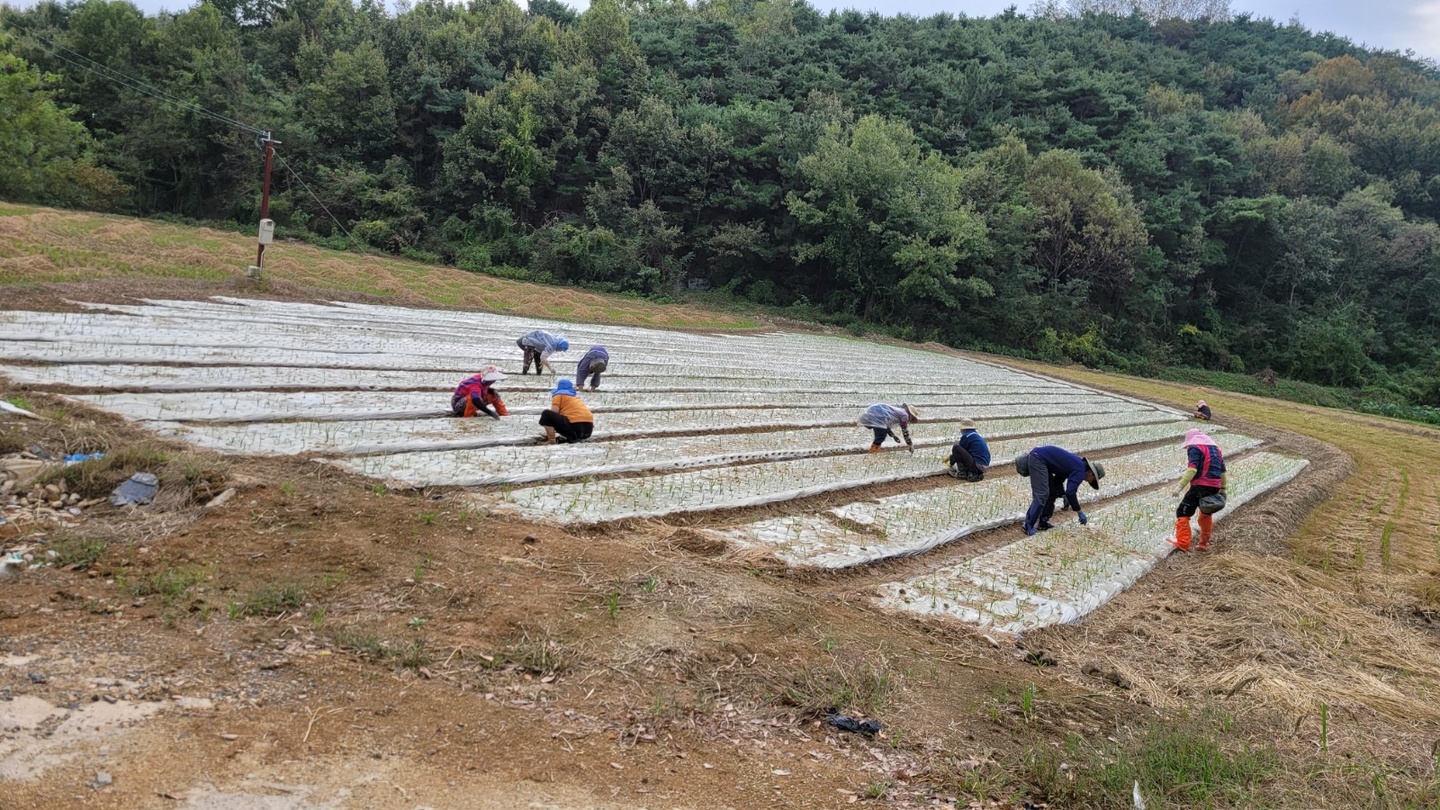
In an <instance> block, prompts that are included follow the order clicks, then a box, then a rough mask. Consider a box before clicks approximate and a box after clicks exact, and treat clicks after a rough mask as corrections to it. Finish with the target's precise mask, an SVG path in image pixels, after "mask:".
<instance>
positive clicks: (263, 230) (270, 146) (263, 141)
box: [247, 132, 280, 281]
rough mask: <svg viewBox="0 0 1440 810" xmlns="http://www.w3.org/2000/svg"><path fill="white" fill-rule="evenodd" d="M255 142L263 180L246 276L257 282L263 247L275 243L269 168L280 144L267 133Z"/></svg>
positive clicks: (263, 254) (263, 262)
mask: <svg viewBox="0 0 1440 810" xmlns="http://www.w3.org/2000/svg"><path fill="white" fill-rule="evenodd" d="M256 140H257V141H258V142H259V145H260V148H261V149H263V150H265V180H264V183H263V185H262V187H261V188H262V190H261V192H260V236H259V240H258V242H259V244H258V246H257V248H256V251H255V264H254V266H252V267H251V268H250V270H249V273H248V274H247V275H249V277H250V278H252V279H255V280H257V281H258V280H259V279H260V272H261V269H262V268H263V267H264V266H265V246H266V245H268V244H270V243H271V242H273V241H275V222H274V220H272V219H270V167H271V165H273V164H274V162H275V144H277V143H280V142H279V141H277V140H275V139H274V138H271V137H270V133H269V132H262V133H260V137H259V138H257V139H256Z"/></svg>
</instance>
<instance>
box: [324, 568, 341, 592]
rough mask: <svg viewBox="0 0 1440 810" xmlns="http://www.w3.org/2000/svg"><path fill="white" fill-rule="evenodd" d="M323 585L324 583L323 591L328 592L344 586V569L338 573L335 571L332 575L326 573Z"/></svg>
mask: <svg viewBox="0 0 1440 810" xmlns="http://www.w3.org/2000/svg"><path fill="white" fill-rule="evenodd" d="M324 583H325V590H327V591H329V590H334V589H335V588H338V587H340V586H341V585H344V584H345V569H344V568H341V569H340V570H339V571H335V572H333V573H327V574H326V575H325V579H324Z"/></svg>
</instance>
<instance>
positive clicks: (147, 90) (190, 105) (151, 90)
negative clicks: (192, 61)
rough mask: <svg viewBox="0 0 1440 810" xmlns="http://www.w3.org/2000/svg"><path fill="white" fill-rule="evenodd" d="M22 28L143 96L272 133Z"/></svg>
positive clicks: (58, 54)
mask: <svg viewBox="0 0 1440 810" xmlns="http://www.w3.org/2000/svg"><path fill="white" fill-rule="evenodd" d="M17 27H18V26H17ZM20 31H21V32H22V33H23V34H25V36H27V37H30V38H31V39H33V40H35V41H36V42H37V43H39V44H40V45H41V46H43V47H44V48H45V49H46V50H48V51H49V52H50V55H51V56H54V57H55V58H56V59H59V60H61V61H62V62H65V63H67V64H70V65H74V66H75V67H78V68H80V69H81V70H85V71H88V72H90V73H93V74H95V75H97V76H99V77H100V78H102V79H106V80H108V81H112V82H114V83H116V84H118V85H120V86H121V87H124V88H126V89H128V90H133V91H135V92H137V93H140V94H142V95H147V96H150V97H152V98H155V99H157V100H159V101H162V102H165V103H166V104H171V105H174V106H176V107H179V108H180V109H182V110H185V111H187V112H191V113H194V114H196V115H200V116H204V117H206V118H210V119H213V120H215V121H219V122H220V123H222V124H226V125H228V126H232V127H236V128H237V129H243V130H246V131H247V132H253V133H255V134H256V135H262V136H267V137H268V135H269V131H268V130H263V129H260V128H259V127H256V126H251V125H250V124H247V123H245V122H243V121H237V120H235V119H234V118H231V117H230V116H228V115H223V114H221V113H217V112H215V111H213V110H207V109H205V108H204V107H201V106H200V105H199V104H196V103H195V102H193V101H186V100H185V99H182V98H179V97H177V96H175V95H172V94H170V93H167V92H165V91H164V90H162V89H160V88H158V87H156V86H155V85H153V84H150V83H149V82H146V81H145V80H143V79H139V78H136V77H135V76H132V75H130V74H128V73H123V72H121V71H118V70H116V69H114V68H112V67H109V66H108V65H104V64H101V63H100V62H97V61H95V60H94V59H91V58H90V57H88V56H86V55H84V54H82V53H77V52H75V51H72V50H70V49H69V48H66V47H65V46H63V45H58V44H56V43H55V42H53V41H51V40H50V39H48V38H46V37H44V36H41V35H40V34H38V33H36V32H34V31H31V30H25V29H24V28H20ZM66 54H69V56H67V55H66Z"/></svg>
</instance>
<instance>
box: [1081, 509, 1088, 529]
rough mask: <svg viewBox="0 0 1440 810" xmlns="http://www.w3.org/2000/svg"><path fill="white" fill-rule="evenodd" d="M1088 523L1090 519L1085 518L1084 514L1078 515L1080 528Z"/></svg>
mask: <svg viewBox="0 0 1440 810" xmlns="http://www.w3.org/2000/svg"><path fill="white" fill-rule="evenodd" d="M1089 522H1090V518H1088V517H1086V516H1085V513H1084V512H1081V513H1080V525H1081V526H1084V525H1086V524H1088V523H1089Z"/></svg>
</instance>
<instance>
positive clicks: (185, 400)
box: [70, 389, 1135, 426]
mask: <svg viewBox="0 0 1440 810" xmlns="http://www.w3.org/2000/svg"><path fill="white" fill-rule="evenodd" d="M70 398H71V399H74V400H76V401H78V402H82V403H84V404H86V405H92V406H94V407H97V408H100V409H102V410H107V411H111V412H114V413H118V414H120V415H121V416H124V417H127V418H129V419H135V420H139V421H170V422H275V421H281V420H286V419H306V420H314V421H321V420H324V421H334V420H344V419H351V420H353V419H406V418H424V417H440V416H449V415H450V397H449V395H447V394H437V393H426V392H417V391H346V392H328V391H327V392H319V391H218V392H209V393H195V392H189V391H184V392H156V393H121V394H76V395H72V396H71V397H70ZM581 398H582V399H583V400H584V401H585V403H586V404H587V405H588V406H589V407H590V410H591V411H593V412H594V413H595V414H597V419H598V418H599V417H598V415H599V414H610V413H622V412H633V411H682V412H683V411H696V410H710V409H743V408H753V409H755V410H756V411H762V410H766V409H768V408H770V407H771V404H772V403H774V402H775V401H776V398H777V397H776V395H775V394H772V393H770V392H738V393H737V392H725V391H716V392H714V393H699V392H678V393H677V392H655V393H649V394H642V393H623V392H618V391H617V392H606V393H598V394H596V393H586V394H582V395H581ZM794 399H803V400H804V403H805V405H806V406H807V407H808V408H810V409H812V410H817V411H818V410H827V409H828V410H834V409H848V410H850V411H853V413H852V414H851V420H852V421H853V420H854V419H856V418H858V417H859V416H860V412H861V411H863V410H864V409H865V408H866V407H867V406H868V405H870V404H871V402H872V400H871V398H869V397H862V396H857V395H853V394H833V395H827V394H814V395H811V396H808V397H794ZM1014 399H1015V397H1013V396H1010V397H1007V396H1005V395H995V396H987V395H983V394H978V395H969V394H960V395H935V394H926V395H921V396H918V397H915V398H913V400H912V401H911V404H912V405H914V406H916V407H917V408H922V409H926V410H925V413H926V415H927V417H932V416H933V418H937V419H958V418H961V417H962V416H965V415H968V414H975V415H986V414H987V412H988V411H990V410H991V409H1001V410H1003V409H1007V408H1025V409H1027V410H1029V411H1031V412H1033V411H1034V410H1036V409H1041V408H1045V407H1048V408H1049V409H1050V410H1051V411H1052V412H1061V411H1062V409H1063V412H1066V413H1068V412H1071V411H1072V409H1073V410H1074V411H1078V412H1082V413H1083V412H1094V411H1116V410H1134V409H1135V406H1133V405H1130V404H1128V403H1117V402H1115V401H1114V400H1111V399H1107V398H1104V397H1100V396H1096V395H1090V394H1079V395H1076V396H1074V397H1073V398H1072V399H1070V400H1068V401H1067V400H1066V399H1065V398H1063V397H1050V396H1040V397H1038V398H1037V399H1038V401H1036V402H1035V403H1034V404H1030V403H1029V402H1028V401H1027V403H1026V404H1025V405H1011V404H1008V403H1010V402H1013V401H1014ZM1026 399H1027V400H1028V398H1026ZM505 404H506V406H507V407H508V409H509V411H510V413H511V414H514V415H516V416H522V415H526V414H529V415H535V414H538V413H540V412H541V411H543V410H545V409H546V408H548V407H550V392H549V390H548V389H547V390H546V391H544V392H539V391H532V392H528V393H518V394H516V395H515V396H512V397H509V398H507V399H506V401H505ZM942 405H943V406H946V407H940V406H942ZM502 421H503V420H502ZM737 426H743V425H737Z"/></svg>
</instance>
